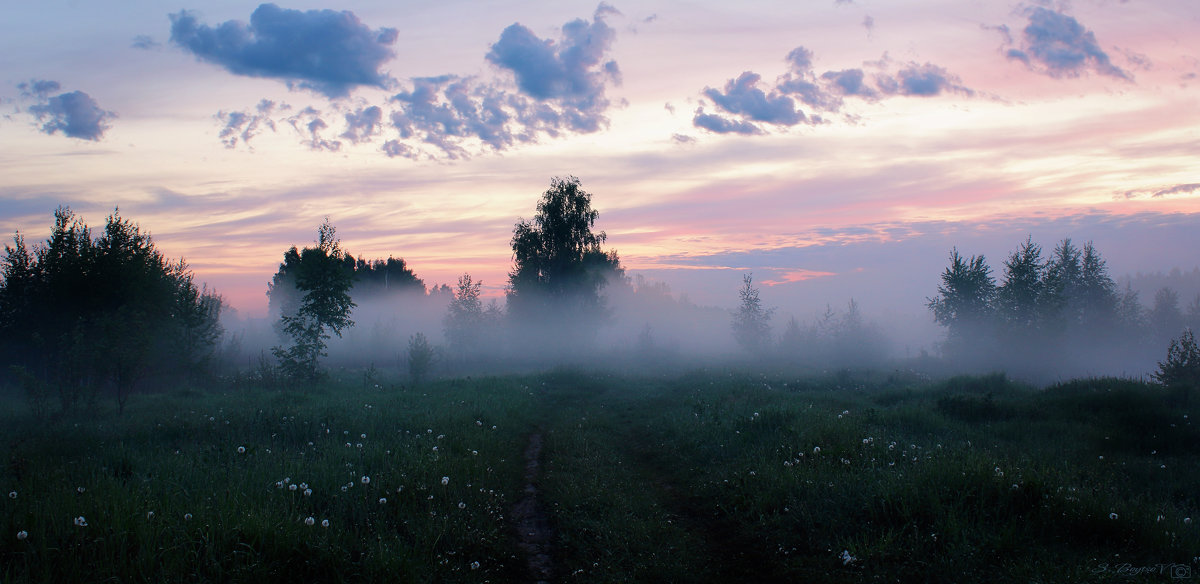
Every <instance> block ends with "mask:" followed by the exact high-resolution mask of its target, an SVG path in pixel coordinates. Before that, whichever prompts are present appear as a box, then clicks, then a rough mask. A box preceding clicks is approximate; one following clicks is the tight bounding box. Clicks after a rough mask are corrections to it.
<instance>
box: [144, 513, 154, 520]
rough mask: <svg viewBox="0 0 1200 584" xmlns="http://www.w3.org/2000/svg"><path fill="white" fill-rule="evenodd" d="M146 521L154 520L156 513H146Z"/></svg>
mask: <svg viewBox="0 0 1200 584" xmlns="http://www.w3.org/2000/svg"><path fill="white" fill-rule="evenodd" d="M146 519H154V512H153V511H147V512H146Z"/></svg>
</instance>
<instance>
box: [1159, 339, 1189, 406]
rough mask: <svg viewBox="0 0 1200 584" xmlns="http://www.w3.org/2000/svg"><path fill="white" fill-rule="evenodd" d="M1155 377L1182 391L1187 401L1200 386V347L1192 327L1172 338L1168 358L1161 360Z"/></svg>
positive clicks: (1168, 387)
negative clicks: (1192, 390) (1191, 393)
mask: <svg viewBox="0 0 1200 584" xmlns="http://www.w3.org/2000/svg"><path fill="white" fill-rule="evenodd" d="M1154 379H1155V381H1158V382H1159V383H1161V384H1163V385H1164V386H1166V387H1167V389H1172V390H1176V391H1180V392H1182V394H1183V399H1184V401H1185V402H1186V401H1187V395H1188V393H1189V392H1190V391H1191V389H1192V388H1193V387H1196V386H1200V348H1197V347H1196V337H1195V336H1194V335H1193V334H1192V331H1191V329H1187V330H1185V331H1183V334H1182V335H1180V336H1179V338H1178V339H1172V340H1171V345H1170V346H1169V347H1167V359H1166V360H1165V361H1159V363H1158V372H1157V373H1155V374H1154Z"/></svg>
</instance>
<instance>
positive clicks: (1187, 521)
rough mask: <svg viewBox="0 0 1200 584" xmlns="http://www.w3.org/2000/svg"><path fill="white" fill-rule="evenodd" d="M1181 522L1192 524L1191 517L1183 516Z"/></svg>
mask: <svg viewBox="0 0 1200 584" xmlns="http://www.w3.org/2000/svg"><path fill="white" fill-rule="evenodd" d="M1183 524H1184V525H1191V524H1192V518H1191V517H1184V518H1183Z"/></svg>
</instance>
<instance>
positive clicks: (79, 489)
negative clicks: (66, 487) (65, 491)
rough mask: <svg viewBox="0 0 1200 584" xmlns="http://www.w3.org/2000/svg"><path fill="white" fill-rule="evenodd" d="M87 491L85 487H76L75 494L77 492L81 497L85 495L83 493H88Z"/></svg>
mask: <svg viewBox="0 0 1200 584" xmlns="http://www.w3.org/2000/svg"><path fill="white" fill-rule="evenodd" d="M86 490H87V489H85V488H83V487H75V492H76V493H79V494H80V495H82V494H83V492H84V491H86Z"/></svg>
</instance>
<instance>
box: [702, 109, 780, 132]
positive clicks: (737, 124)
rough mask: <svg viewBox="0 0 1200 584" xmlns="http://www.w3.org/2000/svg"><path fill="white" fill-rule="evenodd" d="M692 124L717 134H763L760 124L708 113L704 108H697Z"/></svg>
mask: <svg viewBox="0 0 1200 584" xmlns="http://www.w3.org/2000/svg"><path fill="white" fill-rule="evenodd" d="M692 125H693V126H696V127H697V128H702V129H704V130H708V131H710V132H716V133H717V134H743V135H753V134H763V133H765V132H763V131H762V129H760V128H759V127H758V126H755V125H754V124H751V123H750V122H745V121H741V120H731V119H729V118H724V117H721V116H719V115H716V114H706V113H704V109H703V108H701V109H697V110H696V115H695V117H693V118H692Z"/></svg>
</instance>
